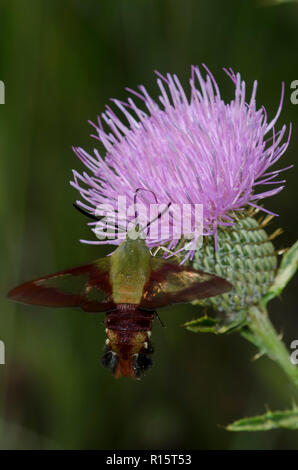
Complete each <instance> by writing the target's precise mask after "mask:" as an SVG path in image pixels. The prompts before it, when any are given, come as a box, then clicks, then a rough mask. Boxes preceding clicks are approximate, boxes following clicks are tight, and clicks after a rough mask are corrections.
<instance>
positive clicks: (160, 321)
mask: <svg viewBox="0 0 298 470" xmlns="http://www.w3.org/2000/svg"><path fill="white" fill-rule="evenodd" d="M155 315H156V316H157V318H158V320H159V323H160V324H161V326H162V327H163V328H165V327H166V325H165V324H164V323H163V322H162V320H161V318H160V316H159V315H158V313H157V312H155Z"/></svg>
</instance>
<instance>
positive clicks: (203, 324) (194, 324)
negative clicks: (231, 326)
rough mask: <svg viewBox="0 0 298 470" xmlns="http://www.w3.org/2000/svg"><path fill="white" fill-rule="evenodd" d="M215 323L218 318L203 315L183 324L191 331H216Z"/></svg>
mask: <svg viewBox="0 0 298 470" xmlns="http://www.w3.org/2000/svg"><path fill="white" fill-rule="evenodd" d="M217 323H218V320H216V318H212V317H208V316H207V315H204V316H203V317H200V318H197V319H196V320H191V321H189V322H186V323H185V324H184V326H185V327H186V328H187V329H188V330H189V331H192V332H193V333H216V325H217Z"/></svg>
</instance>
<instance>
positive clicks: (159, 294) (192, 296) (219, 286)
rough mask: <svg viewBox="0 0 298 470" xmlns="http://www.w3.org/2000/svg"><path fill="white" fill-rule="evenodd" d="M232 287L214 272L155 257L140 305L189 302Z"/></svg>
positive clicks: (149, 307) (157, 305)
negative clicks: (198, 269) (197, 269)
mask: <svg viewBox="0 0 298 470" xmlns="http://www.w3.org/2000/svg"><path fill="white" fill-rule="evenodd" d="M232 287H233V286H232V284H230V283H229V282H228V281H226V280H225V279H223V278H221V277H218V276H215V275H214V274H208V273H205V272H203V271H196V270H195V269H191V268H187V267H183V266H179V265H176V264H174V263H171V262H169V261H166V260H161V259H156V260H154V261H153V263H152V271H151V275H150V278H149V280H148V281H147V283H146V284H145V286H144V291H143V297H142V300H141V303H140V306H141V307H143V308H148V309H155V308H160V307H165V306H166V305H170V304H174V303H180V302H192V301H193V300H197V299H204V298H206V297H213V296H215V295H218V294H223V293H224V292H228V291H230V290H231V289H232Z"/></svg>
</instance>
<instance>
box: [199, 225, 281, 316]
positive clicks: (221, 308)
mask: <svg viewBox="0 0 298 470" xmlns="http://www.w3.org/2000/svg"><path fill="white" fill-rule="evenodd" d="M268 219H269V218H268ZM265 225H266V219H265V221H263V222H261V221H258V220H257V219H256V218H254V217H252V216H246V217H241V218H240V217H239V216H238V220H237V222H236V223H235V225H234V226H232V227H228V228H224V229H219V230H218V249H217V251H215V246H214V239H213V238H211V237H206V239H205V241H204V244H203V246H202V247H201V248H200V249H199V250H198V251H197V252H196V254H195V257H194V261H193V267H194V268H195V269H201V270H203V271H206V272H210V273H214V274H217V275H218V276H221V277H224V278H225V279H227V280H228V281H230V282H231V283H232V284H233V286H234V289H233V290H232V291H231V292H229V293H226V294H223V295H218V296H216V297H212V298H209V299H204V300H198V301H194V302H193V304H195V305H201V306H204V307H209V308H212V309H213V310H215V311H217V312H225V313H230V314H231V313H236V312H239V311H243V310H245V309H246V308H247V307H248V306H249V305H252V304H258V303H259V302H260V301H261V299H262V297H264V295H265V294H266V293H267V291H268V289H269V287H270V286H271V284H272V283H273V281H274V277H275V274H276V268H277V256H276V253H275V249H274V246H273V244H272V243H271V241H270V238H271V237H269V236H268V234H267V233H266V231H265V230H264V229H263V227H264V226H265Z"/></svg>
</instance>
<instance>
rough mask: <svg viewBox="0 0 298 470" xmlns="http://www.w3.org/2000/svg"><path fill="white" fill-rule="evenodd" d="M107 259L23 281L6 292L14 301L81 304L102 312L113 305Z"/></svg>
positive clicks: (64, 304) (43, 303)
mask: <svg viewBox="0 0 298 470" xmlns="http://www.w3.org/2000/svg"><path fill="white" fill-rule="evenodd" d="M109 270H110V260H109V258H103V259H99V260H96V261H95V262H94V263H91V264H86V265H85V266H79V267H76V268H73V269H69V270H66V271H61V272H58V273H55V274H52V275H48V276H45V277H42V278H40V279H36V280H34V281H29V282H26V283H25V284H22V285H20V286H18V287H16V288H15V289H13V290H11V291H10V292H9V293H8V297H9V298H10V299H12V300H15V301H17V302H22V303H24V304H32V305H43V306H46V307H81V308H82V309H83V310H85V311H87V312H105V311H107V310H110V309H112V308H114V307H115V304H114V303H113V299H112V287H111V284H110V281H109Z"/></svg>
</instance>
